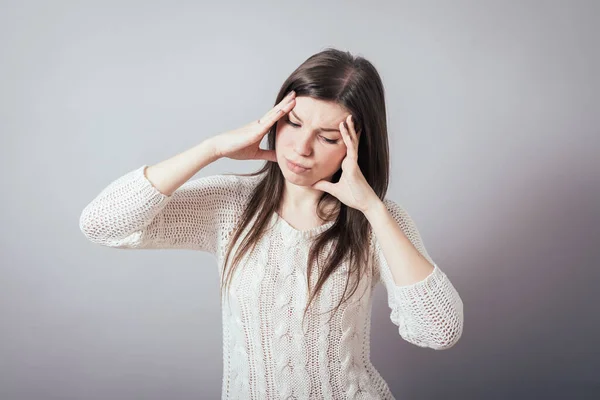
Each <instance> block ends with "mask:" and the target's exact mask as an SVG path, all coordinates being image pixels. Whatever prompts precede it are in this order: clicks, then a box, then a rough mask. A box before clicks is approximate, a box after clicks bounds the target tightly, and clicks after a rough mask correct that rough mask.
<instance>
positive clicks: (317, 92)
mask: <svg viewBox="0 0 600 400" xmlns="http://www.w3.org/2000/svg"><path fill="white" fill-rule="evenodd" d="M292 90H294V91H295V92H296V104H295V106H294V108H293V109H292V111H293V112H290V113H288V114H287V115H284V116H283V117H282V118H281V119H280V120H279V121H278V122H277V123H276V124H275V125H274V126H273V127H272V128H271V130H270V131H269V133H268V137H267V139H268V140H267V142H268V149H269V150H275V152H276V154H277V162H276V163H275V162H270V161H267V162H266V163H265V165H264V166H263V167H262V168H261V169H260V170H258V171H256V172H254V173H250V174H245V175H246V176H258V175H261V174H263V173H265V175H264V176H263V177H262V178H261V179H260V181H259V182H258V184H257V185H256V187H255V189H254V192H253V193H252V195H251V198H250V200H249V203H248V205H247V207H246V209H245V211H244V214H243V215H242V218H241V220H240V223H239V224H238V226H237V229H236V232H235V234H234V235H233V237H232V239H231V240H230V243H229V248H228V251H227V254H226V257H225V261H224V265H225V267H224V274H223V276H222V279H223V281H224V282H225V281H226V282H227V283H228V282H230V280H231V277H232V276H233V272H234V270H235V267H236V265H239V261H240V260H241V258H242V257H243V255H244V254H245V253H246V252H248V251H250V250H251V249H253V248H254V245H255V244H256V243H257V242H258V240H259V239H260V238H261V237H262V235H263V233H264V232H265V231H266V230H267V229H268V223H269V221H270V220H271V216H272V214H273V213H274V212H276V211H277V210H279V207H280V204H281V202H282V197H283V194H284V189H285V186H286V182H291V183H293V184H296V185H299V186H310V185H312V184H314V183H315V182H317V181H319V180H321V179H327V180H329V181H331V182H333V183H336V182H338V181H339V179H340V176H341V172H342V171H341V168H340V166H341V163H342V160H343V159H344V157H345V155H346V145H345V143H344V141H343V139H342V136H341V133H340V132H339V131H327V130H326V129H339V123H340V122H342V121H344V120H345V117H346V116H348V115H352V118H353V121H354V127H355V130H356V132H357V133H359V134H360V136H359V143H358V165H359V167H360V170H361V172H362V174H363V175H364V177H365V179H366V181H367V182H368V183H369V185H370V186H371V187H372V188H373V191H374V192H375V193H376V194H377V196H378V197H379V198H380V199H381V200H383V199H384V197H385V194H386V192H387V187H388V181H389V150H388V149H389V147H388V136H387V122H386V119H387V118H386V111H385V99H384V89H383V84H382V81H381V78H380V76H379V74H378V72H377V70H376V69H375V67H374V66H373V65H372V64H371V63H370V62H369V61H367V60H366V59H364V58H363V57H356V56H353V55H351V54H350V53H349V52H345V51H341V50H336V49H333V48H328V49H326V50H324V51H321V52H319V53H317V54H314V55H312V56H310V57H309V58H308V59H307V60H306V61H304V62H303V63H302V64H301V65H300V66H299V67H298V68H297V69H296V70H295V71H293V72H292V74H291V75H290V76H289V77H288V78H287V79H286V80H285V82H284V83H283V85H282V87H281V89H280V91H279V94H278V96H277V98H276V99H275V105H277V104H278V103H279V102H280V101H281V100H282V99H283V98H284V97H285V95H286V94H288V93H289V92H290V91H292ZM291 124H296V125H298V126H294V125H291ZM321 128H323V130H320V129H321ZM332 141H334V142H335V143H332ZM287 160H290V161H292V162H294V163H299V164H304V165H305V166H307V167H310V169H309V170H308V171H305V172H300V171H296V172H294V170H293V169H292V168H290V167H288V165H287ZM331 200H333V201H335V200H336V199H335V198H333V196H332V195H330V194H329V193H327V192H321V193H319V200H318V203H317V209H316V212H317V214H318V215H319V217H321V218H322V219H330V218H332V217H333V216H334V215H335V222H334V224H332V226H331V227H329V228H328V229H326V230H324V231H323V232H321V233H320V234H319V235H317V236H316V237H314V240H313V242H312V244H311V248H310V251H309V257H308V265H307V271H306V275H307V276H308V277H310V276H311V271H312V268H313V265H316V267H317V268H318V269H319V275H318V279H317V282H316V285H314V286H313V285H311V282H310V279H309V282H308V286H309V287H308V291H309V292H310V293H311V294H310V296H309V300H308V304H307V307H306V309H305V312H306V311H307V310H308V306H309V305H310V303H311V302H312V301H313V299H314V297H315V296H316V295H317V294H318V293H319V291H320V290H321V288H322V286H323V284H324V283H325V281H326V280H327V278H328V277H329V276H330V275H331V274H332V273H333V272H334V271H335V270H336V269H337V268H338V266H339V264H340V263H341V262H348V263H349V271H350V274H353V275H354V276H356V277H357V278H358V277H361V276H363V270H366V269H367V265H368V264H369V263H368V261H369V256H370V254H369V245H368V244H370V243H371V241H370V238H371V236H370V235H371V233H370V232H371V231H370V225H369V222H368V221H367V219H366V217H365V216H364V215H363V214H362V212H361V211H359V210H355V209H353V208H351V207H347V206H346V205H345V204H343V203H341V202H340V208H339V212H337V213H336V212H335V211H336V210H333V211H331V209H329V211H328V213H329V215H323V214H326V213H325V207H322V206H324V205H325V203H329V202H330V201H331ZM253 219H254V223H253V224H252V225H251V226H250V229H249V231H248V234H247V235H246V236H245V237H244V238H243V241H242V243H241V244H240V246H239V249H238V250H237V252H236V255H235V257H234V260H233V263H232V265H231V268H230V269H229V270H228V271H225V270H226V269H227V261H228V259H229V255H230V253H231V249H232V246H233V244H234V243H238V239H239V238H240V236H241V233H242V232H243V231H244V230H245V229H246V227H247V226H248V225H250V222H251V221H252V220H253ZM329 246H330V247H329ZM326 247H329V248H328V250H329V253H328V254H329V256H328V257H327V258H326V259H325V262H324V263H322V262H321V260H318V255H319V254H322V252H323V250H325V248H326ZM367 272H369V271H367ZM348 279H350V275H348ZM358 280H359V279H357V280H356V284H355V286H354V289H353V290H352V292H351V293H350V295H349V296H348V297H350V296H352V294H353V293H354V291H355V290H356V288H357V287H358ZM227 283H224V285H222V289H223V288H226V287H227V286H228V284H227ZM347 283H348V281H347ZM346 287H347V286H346ZM223 293H224V291H222V294H223ZM340 305H341V302H340V304H338V307H336V310H337V308H339V306H340Z"/></svg>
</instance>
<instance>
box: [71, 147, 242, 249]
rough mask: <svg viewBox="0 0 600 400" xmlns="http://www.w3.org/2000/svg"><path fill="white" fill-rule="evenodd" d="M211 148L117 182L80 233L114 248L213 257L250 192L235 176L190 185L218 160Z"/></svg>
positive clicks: (89, 211) (87, 215) (91, 209)
mask: <svg viewBox="0 0 600 400" xmlns="http://www.w3.org/2000/svg"><path fill="white" fill-rule="evenodd" d="M212 149H213V147H212V143H211V142H210V141H205V142H202V143H201V144H200V145H198V146H196V147H194V148H192V149H190V150H187V151H185V152H182V153H180V154H178V155H176V156H175V157H172V158H170V159H168V160H166V161H163V162H161V163H159V164H156V165H155V166H151V167H148V166H145V165H144V166H142V167H140V168H137V169H135V170H133V171H130V172H128V173H127V174H125V175H123V176H121V177H120V178H118V179H117V180H115V181H113V182H112V183H111V184H109V185H108V186H107V187H106V188H105V189H104V190H102V191H101V192H100V194H98V195H97V196H96V198H95V199H93V200H92V202H91V203H89V204H88V205H87V206H86V207H85V209H84V210H83V212H82V213H81V217H80V222H79V225H80V229H81V231H82V232H83V233H84V235H85V236H86V237H87V238H88V239H89V240H90V241H92V242H94V243H97V244H101V245H104V246H109V247H117V248H179V249H193V250H202V251H208V252H211V253H213V254H214V253H215V252H216V249H217V247H218V242H219V240H220V238H221V236H222V235H221V233H223V232H224V231H225V230H227V232H228V231H229V229H230V228H231V226H233V224H234V222H235V220H236V217H237V213H238V211H239V209H240V207H239V205H240V204H242V203H243V201H244V198H245V197H244V196H245V195H246V192H247V191H246V190H244V189H245V188H246V185H243V181H242V180H241V178H240V177H238V176H235V175H213V176H206V177H202V178H199V179H196V180H192V181H187V182H186V180H187V179H189V178H190V177H191V176H193V175H194V174H195V173H196V172H198V170H200V169H201V168H203V167H204V166H206V165H208V164H210V163H211V162H213V161H214V160H216V159H217V157H216V156H214V153H213V151H212ZM182 182H184V183H183V184H182Z"/></svg>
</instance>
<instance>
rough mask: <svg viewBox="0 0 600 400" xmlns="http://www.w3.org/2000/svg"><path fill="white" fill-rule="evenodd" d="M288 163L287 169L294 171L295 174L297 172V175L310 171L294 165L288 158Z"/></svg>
mask: <svg viewBox="0 0 600 400" xmlns="http://www.w3.org/2000/svg"><path fill="white" fill-rule="evenodd" d="M285 160H286V161H287V167H288V169H289V170H291V171H293V172H297V173H299V174H300V173H302V172H306V171H308V170H309V169H310V168H303V167H301V166H299V165H296V164H294V163H293V162H291V161H290V160H288V159H287V158H286V159H285Z"/></svg>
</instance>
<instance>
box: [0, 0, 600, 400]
mask: <svg viewBox="0 0 600 400" xmlns="http://www.w3.org/2000/svg"><path fill="white" fill-rule="evenodd" d="M0 4H1V9H0V132H1V142H0V148H1V153H0V167H1V171H2V181H1V185H2V196H1V202H2V204H1V207H0V213H1V214H0V217H1V221H2V223H1V226H2V228H1V231H0V232H1V234H0V250H1V254H2V256H1V267H0V274H1V275H0V318H1V324H2V325H1V330H0V399H2V400H13V399H19V400H20V399H27V400H29V399H86V400H87V399H115V400H117V399H119V400H120V399H176V400H191V399H217V398H219V397H220V395H221V392H220V391H221V379H222V348H221V314H220V306H219V292H218V282H219V281H218V276H217V269H216V262H215V260H214V258H213V257H212V256H211V255H209V254H207V253H200V252H193V251H182V250H180V251H175V250H136V251H133V250H122V249H111V248H105V247H102V246H98V245H94V244H92V243H91V242H89V241H87V240H86V238H85V237H84V236H83V234H82V232H81V231H80V230H79V226H78V222H79V216H80V214H81V211H82V210H83V208H84V207H85V206H86V205H87V204H88V203H89V202H90V201H91V200H92V199H93V198H94V197H95V196H96V195H97V194H98V193H99V192H100V191H101V190H102V189H103V188H104V187H106V186H107V185H108V184H109V183H110V182H112V181H113V180H115V179H117V178H118V177H120V176H121V175H123V174H125V173H127V172H129V171H131V170H133V169H135V168H137V167H139V166H141V165H142V164H149V165H151V164H154V163H157V162H159V161H162V160H163V159H166V158H168V157H171V156H173V155H175V154H177V153H179V152H181V151H183V150H186V149H188V148H190V147H192V146H194V145H196V144H198V143H200V142H201V141H202V140H204V139H206V138H208V137H211V136H213V135H216V134H218V133H221V132H223V131H226V130H230V129H234V128H237V127H239V126H241V125H243V124H246V123H248V122H250V121H252V120H254V119H257V118H259V117H261V116H262V115H263V114H264V113H265V112H266V111H267V110H268V109H269V108H271V107H272V106H273V102H274V100H275V96H276V94H277V91H278V90H279V88H280V85H281V84H282V82H283V80H284V79H285V78H286V77H287V76H288V75H289V74H290V73H291V72H292V71H293V70H294V69H295V68H296V67H297V66H298V65H299V64H300V63H301V62H303V61H304V60H305V59H306V58H308V57H309V56H310V55H312V54H314V53H316V52H318V51H321V50H323V49H324V48H326V47H329V46H333V47H336V48H338V49H342V50H349V51H351V52H352V53H353V54H357V55H362V56H364V57H366V58H367V59H369V60H370V61H371V62H373V64H374V65H375V66H376V67H377V68H378V70H379V72H380V74H381V76H382V79H383V81H384V85H385V88H386V102H387V112H388V123H389V135H390V146H391V157H392V158H391V169H392V177H391V184H390V190H389V192H388V197H389V198H392V199H394V200H396V201H398V202H399V203H400V204H402V205H403V206H404V207H405V208H406V209H407V211H408V212H409V213H410V214H411V216H412V217H413V219H414V221H415V222H416V224H417V226H418V228H419V230H420V232H421V235H422V238H423V240H424V243H425V245H426V247H427V250H428V252H429V253H430V254H431V256H432V257H433V258H434V259H435V260H436V262H437V263H438V265H439V266H440V268H442V270H443V271H444V272H446V274H447V275H448V276H449V278H450V279H451V281H452V282H453V284H454V285H455V287H456V288H457V290H458V291H459V293H460V295H461V298H462V299H463V301H464V311H465V326H464V332H463V335H462V337H461V339H460V341H459V342H458V344H456V345H455V346H454V347H453V348H451V349H449V350H445V351H434V350H431V349H424V348H419V347H416V346H414V345H411V344H409V343H408V342H406V341H404V340H402V339H401V337H400V336H399V334H398V330H397V328H396V327H395V326H394V325H393V324H392V323H391V321H390V319H389V314H390V309H389V308H388V306H387V303H386V298H385V289H384V287H383V286H382V285H379V286H378V287H377V291H376V293H375V300H374V304H373V308H374V309H373V320H372V330H371V331H372V333H371V335H372V354H371V356H372V361H373V363H374V364H375V366H376V367H377V368H378V369H379V370H380V371H381V374H382V375H383V377H384V378H385V379H386V380H387V381H388V383H389V385H390V387H391V389H392V392H393V393H394V394H395V396H397V397H398V398H399V399H439V398H444V399H508V398H511V399H564V398H573V399H584V398H593V397H594V396H598V395H599V394H600V377H599V374H600V362H599V357H600V342H599V340H598V339H599V337H600V312H599V309H598V304H599V303H600V302H599V300H598V293H599V290H598V289H599V288H600V285H599V284H600V268H599V263H600V179H599V178H600V161H599V160H598V154H599V153H600V146H599V145H600V128H599V125H600V112H599V110H600V106H599V102H600V97H599V94H598V93H599V90H600V80H599V78H598V71H600V57H599V53H600V52H599V49H600V43H599V40H598V38H599V37H600V29H599V27H598V21H599V16H600V6H599V2H598V1H566V0H565V1H466V0H461V1H441V0H440V1H410V2H409V1H385V2H383V1H369V2H367V1H363V2H351V3H349V2H329V1H318V2H315V1H298V2H281V1H280V2H257V1H252V2H237V3H231V2H222V3H219V4H217V3H216V2H198V1H195V2H193V1H188V2H176V1H150V2H142V1H130V0H120V1H93V2H92V1H88V2H76V1H53V2H45V1H17V0H12V1H1V2H0ZM265 142H266V141H265ZM263 143H264V142H263ZM261 164H262V162H260V161H248V162H241V161H235V160H228V159H227V160H219V161H217V162H215V163H213V164H211V165H209V166H208V167H206V168H205V169H203V170H202V171H200V172H199V173H198V174H197V175H196V176H195V177H193V178H192V179H196V178H197V177H199V176H206V175H211V174H217V173H229V172H240V173H242V172H249V171H252V170H255V169H257V168H259V167H260V165H261ZM596 398H600V397H596Z"/></svg>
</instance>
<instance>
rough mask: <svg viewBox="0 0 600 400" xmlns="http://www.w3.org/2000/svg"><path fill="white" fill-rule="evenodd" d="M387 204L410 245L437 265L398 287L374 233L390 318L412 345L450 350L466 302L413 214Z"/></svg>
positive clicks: (377, 273)
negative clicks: (429, 250) (423, 237)
mask: <svg viewBox="0 0 600 400" xmlns="http://www.w3.org/2000/svg"><path fill="white" fill-rule="evenodd" d="M384 203H385V205H386V208H387V210H388V211H389V212H390V214H391V215H392V216H393V218H394V219H395V220H396V222H397V223H398V224H399V225H400V227H401V228H402V231H403V232H404V234H405V235H406V236H407V238H408V239H409V240H410V242H411V243H412V244H413V245H414V246H415V248H416V249H417V250H418V251H419V253H421V255H422V256H423V257H424V258H425V259H426V260H427V261H429V262H430V263H431V265H433V266H434V270H433V271H432V272H431V274H429V275H428V276H427V277H426V278H425V279H423V280H421V281H419V282H415V283H413V284H410V285H404V286H399V285H397V284H396V283H395V281H394V278H393V276H392V273H391V271H390V268H389V266H388V263H387V261H386V259H385V256H384V254H383V251H382V249H381V247H380V245H379V242H378V240H377V238H376V236H375V234H374V233H372V234H371V246H372V247H371V248H372V251H373V258H374V267H375V276H378V277H379V278H378V279H379V281H380V282H382V283H383V285H384V286H385V288H386V290H387V299H388V305H389V307H390V309H391V314H390V319H391V321H392V322H393V323H394V324H395V325H396V326H398V331H399V333H400V336H401V337H402V338H403V339H405V340H406V341H408V342H409V343H412V344H414V345H417V346H419V347H430V348H432V349H435V350H443V349H447V348H450V347H452V346H453V345H454V344H456V342H457V341H458V340H459V338H460V336H461V335H462V331H463V320H464V318H463V302H462V300H461V298H460V296H459V294H458V292H457V291H456V289H455V288H454V286H453V285H452V283H451V282H450V280H449V279H448V277H447V276H446V274H445V273H444V272H443V271H442V270H441V269H440V268H439V267H438V265H437V264H436V263H435V262H434V261H433V260H432V259H431V257H430V256H429V254H428V253H427V250H426V249H425V245H424V244H423V241H422V240H421V236H420V234H419V231H418V229H417V227H416V225H415V223H414V222H413V220H412V219H411V217H410V215H409V214H408V213H407V212H406V210H404V208H403V207H402V206H400V205H399V204H397V203H395V202H394V201H392V200H389V199H386V200H385V201H384Z"/></svg>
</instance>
